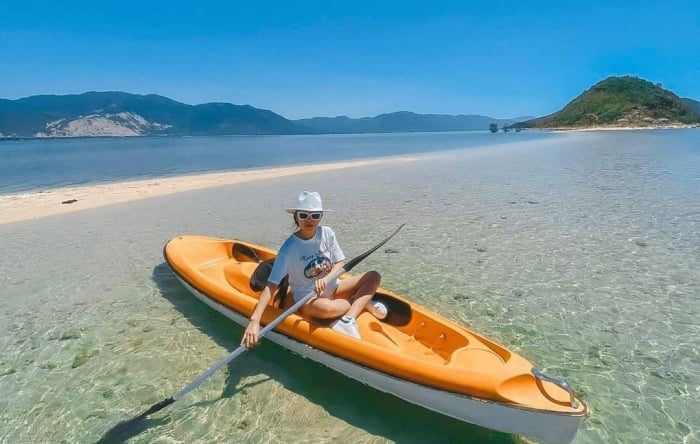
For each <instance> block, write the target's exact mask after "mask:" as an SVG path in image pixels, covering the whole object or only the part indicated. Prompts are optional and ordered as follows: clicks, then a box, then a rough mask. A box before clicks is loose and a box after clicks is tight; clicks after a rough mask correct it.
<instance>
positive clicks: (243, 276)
mask: <svg viewBox="0 0 700 444" xmlns="http://www.w3.org/2000/svg"><path fill="white" fill-rule="evenodd" d="M257 266H258V264H257V263H255V262H237V261H231V262H230V263H229V264H227V265H226V266H225V267H224V276H225V277H226V282H228V283H229V284H230V285H231V286H232V287H233V288H235V289H236V290H238V291H240V292H242V293H245V294H249V295H251V296H255V297H258V296H260V290H258V291H255V290H253V289H252V288H250V276H251V275H252V274H253V272H255V269H256V268H257ZM261 290H262V289H261Z"/></svg>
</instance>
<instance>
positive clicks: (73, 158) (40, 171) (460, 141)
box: [0, 131, 556, 194]
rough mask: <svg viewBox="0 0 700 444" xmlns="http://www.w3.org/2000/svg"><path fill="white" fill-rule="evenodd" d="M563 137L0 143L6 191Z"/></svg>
mask: <svg viewBox="0 0 700 444" xmlns="http://www.w3.org/2000/svg"><path fill="white" fill-rule="evenodd" d="M554 137H556V135H555V134H551V133H544V132H531V131H525V132H518V133H496V134H491V133H490V132H487V131H461V132H444V133H391V134H328V135H322V136H318V135H316V136H219V137H137V138H134V137H121V138H119V137H116V138H115V137H111V138H78V139H46V140H42V139H29V140H17V141H0V142H2V143H0V194H7V193H17V192H22V191H37V190H44V189H47V188H56V187H66V186H72V185H82V184H90V183H101V182H115V181H124V180H134V179H144V178H152V177H164V176H174V175H183V174H193V173H202V172H212V171H228V170H242V169H249V168H261V167H270V166H286V165H306V164H311V163H327V162H336V161H343V160H350V159H362V158H368V157H383V156H396V155H406V154H415V153H423V152H435V151H443V150H454V149H465V148H469V147H478V146H482V145H486V144H496V143H499V144H504V143H514V142H523V141H527V140H542V139H550V138H554Z"/></svg>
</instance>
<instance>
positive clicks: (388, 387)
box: [164, 236, 587, 443]
mask: <svg viewBox="0 0 700 444" xmlns="http://www.w3.org/2000/svg"><path fill="white" fill-rule="evenodd" d="M275 254H276V252H275V250H272V249H269V248H266V247H263V246H259V245H255V244H252V243H248V242H242V241H239V240H228V239H219V238H212V237H204V236H179V237H176V238H174V239H172V240H170V241H169V242H168V243H167V244H166V245H165V248H164V256H165V260H166V261H167V262H168V264H169V265H170V267H171V268H172V269H173V271H174V272H175V274H176V275H177V276H178V278H179V279H180V281H181V282H182V283H183V284H184V285H185V287H186V288H187V289H188V290H190V292H191V293H192V294H193V295H194V296H196V297H198V298H199V299H201V300H202V301H203V302H205V303H207V304H208V305H210V306H211V307H213V308H214V309H216V310H218V311H220V312H221V313H223V314H224V315H226V316H228V317H229V318H230V319H232V320H233V321H235V322H237V323H239V324H241V325H247V322H248V317H249V316H250V314H251V313H252V311H253V309H254V307H255V304H256V302H257V298H258V297H259V296H260V293H261V292H260V291H256V289H258V288H259V287H257V286H256V285H255V282H253V287H254V288H255V289H254V288H253V287H251V280H252V279H253V280H254V277H253V275H254V272H255V270H256V268H258V265H259V262H261V261H266V260H271V259H274V257H275ZM287 299H291V298H287ZM374 300H377V301H380V302H382V303H383V304H384V305H385V306H386V307H387V308H388V316H387V317H386V318H384V319H382V320H380V319H377V318H376V317H374V316H373V315H372V314H370V313H369V312H367V311H365V312H363V313H362V314H361V315H360V316H358V317H357V324H358V328H359V330H360V335H361V339H356V338H353V337H350V336H347V335H344V334H342V333H338V332H336V331H334V330H333V329H331V328H330V326H329V323H328V322H327V321H321V320H317V319H307V318H305V317H302V316H300V315H298V314H292V315H290V316H289V317H287V318H286V319H285V320H284V321H282V322H281V323H280V324H279V325H278V326H277V327H276V328H275V329H274V330H273V331H271V332H270V333H269V334H268V335H267V336H266V337H267V338H268V339H270V340H272V341H273V342H276V343H278V344H279V345H282V346H284V347H286V348H289V349H290V350H292V351H294V352H296V353H298V354H301V355H302V356H305V357H307V358H310V359H313V360H316V361H318V362H320V363H322V364H324V365H326V366H328V367H330V368H333V369H335V370H337V371H339V372H340V373H343V374H345V375H347V376H349V377H351V378H354V379H357V380H359V381H361V382H363V383H365V384H368V385H370V386H373V387H375V388H377V389H379V390H382V391H385V392H388V393H391V394H393V395H395V396H398V397H400V398H403V399H405V400H407V401H409V402H412V403H414V404H418V405H421V406H423V407H426V408H428V409H431V410H434V411H437V412H440V413H443V414H445V415H448V416H451V417H454V418H457V419H460V420H463V421H466V422H470V423H473V424H477V425H480V426H484V427H488V428H491V429H495V430H499V431H503V432H507V433H516V434H520V435H524V436H528V437H531V438H535V439H537V440H540V441H543V442H550V443H563V442H570V441H571V440H573V438H574V436H575V435H576V432H577V430H578V427H579V425H580V423H581V421H582V420H583V418H584V417H585V416H586V413H587V406H586V404H585V403H584V402H583V401H582V400H580V399H579V398H578V397H577V396H576V395H575V394H574V392H573V391H572V390H571V389H570V388H569V386H568V384H567V383H566V382H564V381H563V380H559V379H555V378H552V377H549V376H546V375H544V374H542V373H541V372H539V371H538V370H536V369H535V368H534V367H533V365H532V364H531V363H530V362H529V361H527V360H526V359H525V358H523V357H522V356H520V355H518V354H516V353H514V352H513V351H511V350H508V349H507V348H505V347H503V346H502V345H499V344H497V343H495V342H493V341H491V340H489V339H487V338H485V337H483V336H481V335H479V334H477V333H475V332H473V331H471V330H469V329H467V328H465V327H462V326H460V325H458V324H456V323H454V322H452V321H450V320H449V319H446V318H444V317H442V316H440V315H438V314H436V313H434V312H432V311H430V310H428V309H427V308H425V307H422V306H421V305H419V304H416V303H415V302H412V301H410V300H409V299H407V298H404V297H401V296H399V295H397V294H394V293H392V292H391V291H388V290H385V289H382V288H380V289H379V290H378V291H377V293H376V294H375V297H374ZM284 308H285V303H284V301H282V302H280V301H279V300H278V299H277V298H273V302H272V306H270V307H268V308H267V309H266V310H265V314H264V316H263V319H262V324H267V323H269V322H271V321H272V320H274V319H275V318H276V317H277V316H279V315H280V314H281V313H282V312H283V311H284Z"/></svg>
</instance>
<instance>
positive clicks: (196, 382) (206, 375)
mask: <svg viewBox="0 0 700 444" xmlns="http://www.w3.org/2000/svg"><path fill="white" fill-rule="evenodd" d="M404 225H405V224H401V225H400V226H399V227H398V228H397V229H396V230H395V231H394V232H393V233H391V234H390V235H389V236H388V237H387V238H386V239H384V240H383V241H381V242H380V243H378V244H377V245H375V246H374V247H372V248H370V249H369V250H367V251H365V252H364V253H362V254H361V255H359V256H357V257H356V258H354V259H352V260H350V261H348V262H347V263H346V264H345V265H344V266H343V268H341V269H340V270H337V271H336V272H335V273H332V274H331V275H329V276H328V277H327V279H328V280H329V281H330V280H333V279H337V278H339V277H340V275H342V274H343V273H347V272H348V271H350V270H352V269H353V268H354V267H355V265H357V264H359V263H360V262H362V261H363V260H364V259H365V258H366V257H367V256H369V255H370V254H372V253H374V252H375V251H377V250H378V249H379V248H380V247H381V246H382V245H384V244H386V243H387V242H389V239H391V238H392V237H394V236H395V235H396V233H398V232H399V231H400V230H401V228H403V226H404ZM315 294H316V292H315V291H312V292H310V293H309V294H307V295H306V296H304V297H303V298H301V299H299V300H298V301H297V302H295V303H294V305H292V306H291V307H289V308H288V309H286V310H285V311H284V312H283V313H282V314H281V315H279V316H277V317H276V318H275V319H274V320H273V321H272V322H270V323H269V324H267V325H266V326H265V327H264V328H263V329H262V330H260V333H259V334H258V338H262V337H263V336H265V335H266V334H267V333H268V332H269V331H270V330H272V329H274V328H275V327H277V325H278V324H279V323H281V322H282V321H284V320H285V319H287V317H288V316H289V315H291V314H292V313H294V312H295V311H297V310H298V309H299V308H300V307H301V306H302V305H304V304H305V303H306V302H307V301H308V300H309V299H311V298H312V297H314V295H315ZM246 350H247V348H246V347H245V346H243V345H241V346H239V347H238V348H237V349H235V350H234V351H232V352H231V353H229V354H228V355H226V356H225V357H224V358H223V359H221V360H220V361H219V362H217V363H216V364H214V365H213V366H212V367H211V368H209V370H207V371H205V372H204V373H202V374H201V375H200V376H199V377H198V378H197V379H195V380H194V381H192V382H191V383H190V384H189V385H188V386H187V387H185V388H183V389H182V390H180V391H179V392H177V393H176V394H175V395H174V396H173V397H171V398H167V399H164V400H162V401H161V402H159V403H157V404H154V405H152V406H151V408H149V409H148V410H146V411H145V412H143V413H141V414H140V415H139V416H137V417H136V419H143V418H145V417H147V416H148V415H150V414H151V413H155V412H157V411H159V410H162V409H164V408H165V407H167V406H169V405H170V404H172V403H173V402H175V401H177V400H178V399H180V398H182V397H183V396H185V395H186V394H188V393H189V392H191V391H192V390H194V389H196V388H197V387H199V385H200V384H201V383H202V382H204V381H205V380H206V379H208V378H209V377H210V376H211V375H213V374H214V373H216V372H217V371H218V370H219V369H220V368H221V367H223V366H224V365H226V364H228V363H229V362H231V361H233V360H234V359H236V358H237V357H238V356H239V355H241V354H243V352H245V351H246Z"/></svg>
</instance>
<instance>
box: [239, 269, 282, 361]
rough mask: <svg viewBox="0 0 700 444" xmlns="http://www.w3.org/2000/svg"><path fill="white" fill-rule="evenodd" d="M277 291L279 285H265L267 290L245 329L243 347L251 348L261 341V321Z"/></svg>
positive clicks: (264, 291) (262, 294)
mask: <svg viewBox="0 0 700 444" xmlns="http://www.w3.org/2000/svg"><path fill="white" fill-rule="evenodd" d="M276 290H277V284H273V283H271V282H268V283H267V285H265V288H264V289H263V291H262V293H261V294H260V298H259V299H258V303H257V304H255V308H254V309H253V314H251V315H250V320H249V321H248V326H247V327H246V328H245V332H243V339H242V340H241V345H245V347H246V348H251V347H254V346H256V345H258V342H259V339H260V338H259V334H260V320H261V319H262V315H263V313H264V312H265V308H267V304H269V303H270V298H272V295H273V294H274V293H275V291H276Z"/></svg>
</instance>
